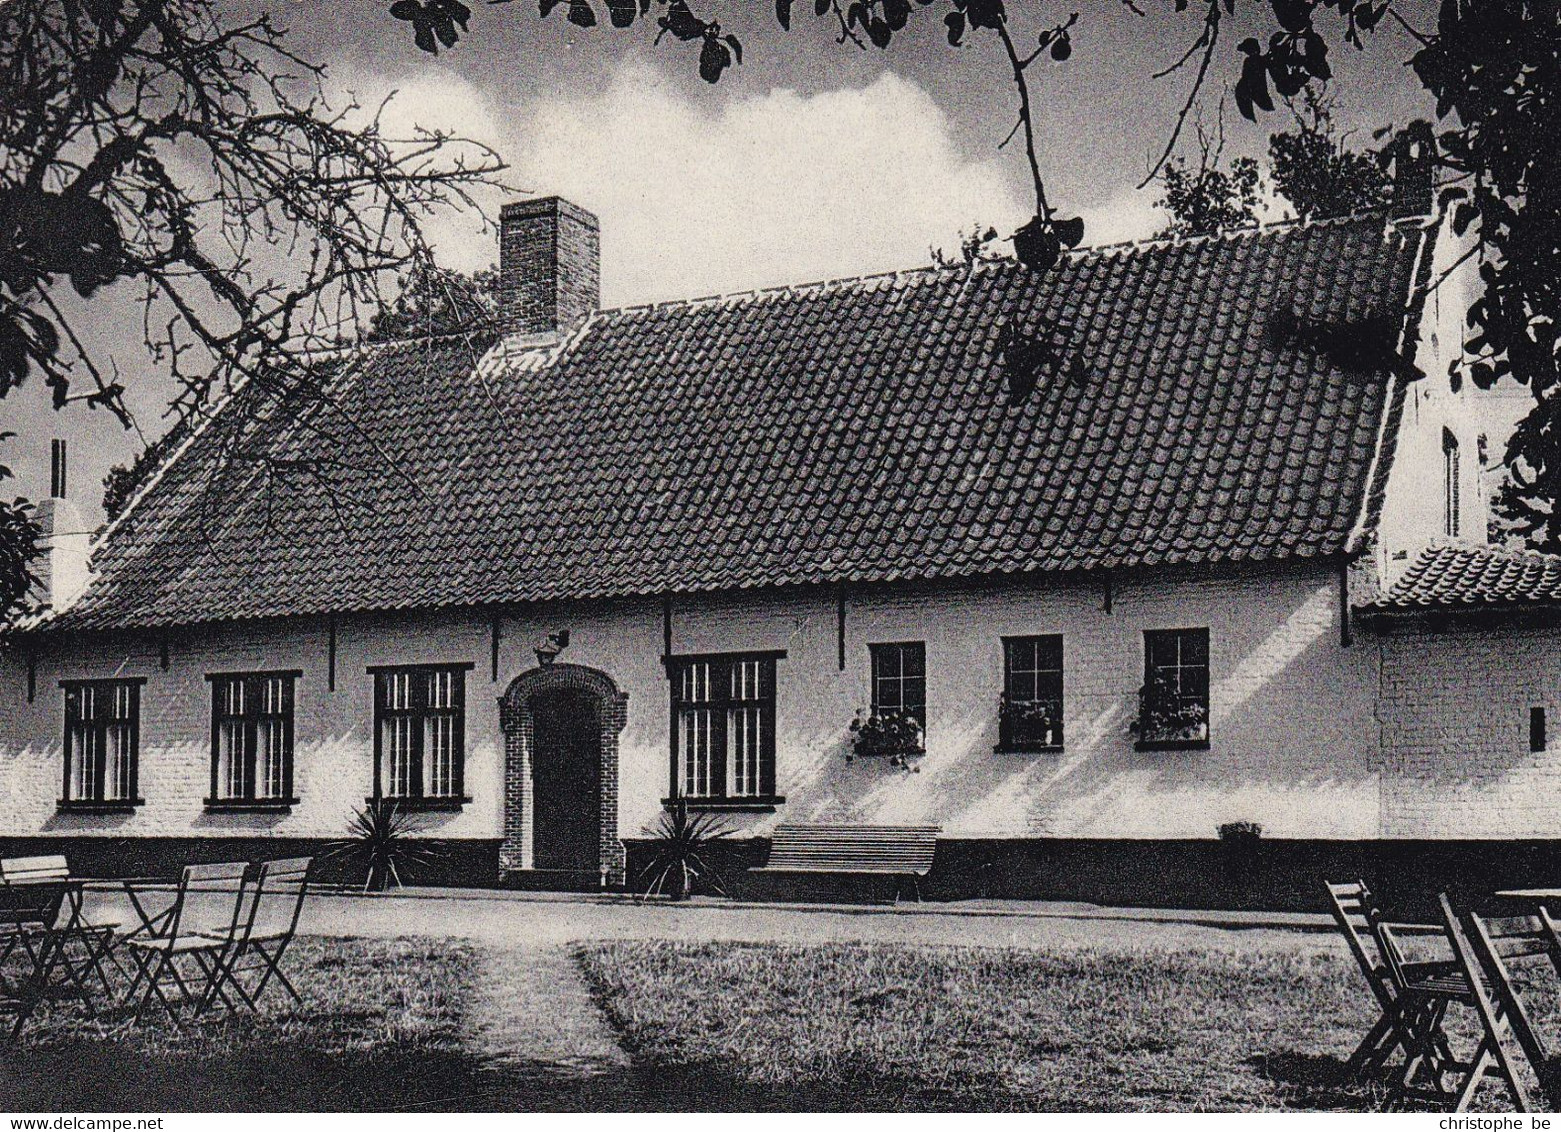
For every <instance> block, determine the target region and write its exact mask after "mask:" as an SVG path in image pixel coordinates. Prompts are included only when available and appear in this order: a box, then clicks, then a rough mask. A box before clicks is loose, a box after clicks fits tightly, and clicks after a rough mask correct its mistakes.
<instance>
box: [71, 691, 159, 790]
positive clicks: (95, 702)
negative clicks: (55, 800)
mask: <svg viewBox="0 0 1561 1132" xmlns="http://www.w3.org/2000/svg"><path fill="white" fill-rule="evenodd" d="M142 683H143V681H141V680H81V681H67V682H65V683H64V684H62V685H61V686H62V687H63V688H64V691H65V788H64V796H63V798H62V799H61V804H62V805H66V806H69V805H81V806H131V805H136V804H138V803H139V802H140V801H141V799H140V797H139V795H138V793H137V785H136V755H137V752H138V749H139V746H140V732H141V684H142Z"/></svg>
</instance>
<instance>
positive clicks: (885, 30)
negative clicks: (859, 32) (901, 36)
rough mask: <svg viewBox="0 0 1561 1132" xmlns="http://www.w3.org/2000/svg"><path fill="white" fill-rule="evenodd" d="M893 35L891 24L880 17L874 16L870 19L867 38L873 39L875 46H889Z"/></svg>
mask: <svg viewBox="0 0 1561 1132" xmlns="http://www.w3.org/2000/svg"><path fill="white" fill-rule="evenodd" d="M893 35H894V33H893V32H891V31H890V30H889V25H888V24H886V23H884V21H883V20H882V19H880V18H879V17H877V16H874V17H873V18H872V19H871V20H869V21H868V23H867V38H868V39H870V40H872V41H873V46H874V47H879V48H882V47H888V46H889V40H890V39H891V38H892V37H893Z"/></svg>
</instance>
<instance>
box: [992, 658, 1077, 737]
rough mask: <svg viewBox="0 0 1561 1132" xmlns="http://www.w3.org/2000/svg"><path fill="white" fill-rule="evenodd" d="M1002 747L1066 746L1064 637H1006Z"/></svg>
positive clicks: (1001, 729)
mask: <svg viewBox="0 0 1561 1132" xmlns="http://www.w3.org/2000/svg"><path fill="white" fill-rule="evenodd" d="M998 723H999V726H998V731H999V740H998V749H999V750H1004V751H1040V750H1046V749H1047V748H1052V747H1061V746H1062V638H1061V637H1060V636H1049V637H1004V638H1003V702H1002V705H1001V708H1000V709H999V712H998Z"/></svg>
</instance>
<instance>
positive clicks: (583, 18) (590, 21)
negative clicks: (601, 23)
mask: <svg viewBox="0 0 1561 1132" xmlns="http://www.w3.org/2000/svg"><path fill="white" fill-rule="evenodd" d="M569 22H570V23H572V24H574V25H575V26H576V27H582V28H594V27H595V26H596V10H595V9H594V8H592V7H591V5H590V2H589V0H569Z"/></svg>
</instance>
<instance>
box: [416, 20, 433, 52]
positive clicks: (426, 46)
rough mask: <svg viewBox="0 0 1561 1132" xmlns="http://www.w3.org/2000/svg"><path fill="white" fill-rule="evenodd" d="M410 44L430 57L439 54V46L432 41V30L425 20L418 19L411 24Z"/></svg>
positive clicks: (431, 26)
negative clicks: (415, 45)
mask: <svg viewBox="0 0 1561 1132" xmlns="http://www.w3.org/2000/svg"><path fill="white" fill-rule="evenodd" d="M412 42H414V43H416V44H417V46H418V47H419V48H420V49H421V50H423V51H426V52H428V53H429V54H430V55H437V54H439V44H438V43H436V42H435V41H434V29H433V25H431V24H430V23H429V22H428V21H427V20H424V19H418V20H417V21H416V22H414V23H413V24H412Z"/></svg>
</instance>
